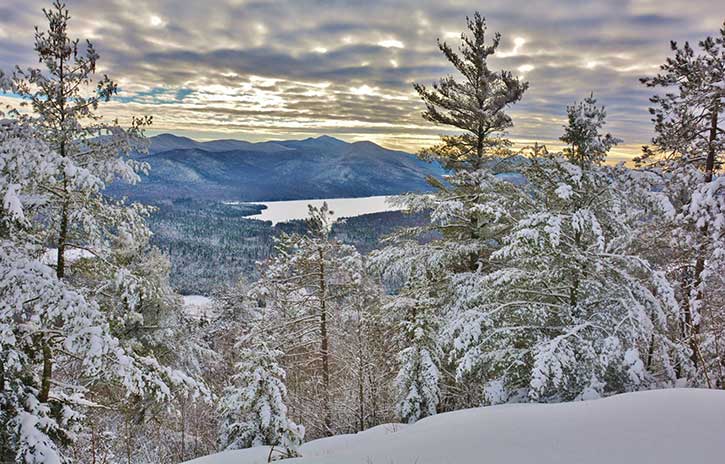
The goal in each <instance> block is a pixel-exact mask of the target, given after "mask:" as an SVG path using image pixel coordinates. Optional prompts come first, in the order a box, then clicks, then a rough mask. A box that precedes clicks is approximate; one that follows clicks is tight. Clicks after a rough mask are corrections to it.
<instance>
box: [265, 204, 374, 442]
mask: <svg viewBox="0 0 725 464" xmlns="http://www.w3.org/2000/svg"><path fill="white" fill-rule="evenodd" d="M331 217H332V212H331V211H330V210H329V208H328V206H327V204H326V203H325V204H323V206H322V207H320V208H315V207H312V206H310V216H309V218H308V220H307V221H306V225H307V232H306V233H305V234H292V235H284V236H283V237H282V238H281V239H280V241H279V243H278V246H277V253H276V254H275V255H274V256H273V257H272V258H270V260H269V261H268V262H267V263H266V264H265V267H264V269H263V272H262V277H261V279H260V281H259V282H258V283H257V286H256V289H254V290H253V291H252V296H253V297H254V298H256V299H258V300H259V301H260V303H261V304H262V306H263V307H262V308H260V312H261V316H260V317H261V320H260V322H259V324H263V325H264V326H265V329H264V330H266V333H269V334H274V337H275V340H276V341H278V342H279V346H283V347H284V351H285V360H284V361H285V366H286V367H287V372H288V374H289V376H290V377H289V378H290V383H289V386H290V392H291V394H292V396H293V401H294V403H293V404H294V407H295V414H298V413H299V414H302V415H303V417H305V418H306V423H305V426H306V428H307V430H308V433H309V434H310V435H311V436H327V435H332V434H333V433H334V432H335V431H336V430H338V429H337V426H338V424H337V419H338V417H337V414H336V410H335V402H334V400H333V398H334V397H335V395H336V394H341V392H339V391H338V389H339V387H340V385H341V379H340V377H339V373H340V372H341V366H340V365H339V364H338V362H337V360H338V359H339V358H338V357H337V355H338V351H337V350H338V348H337V345H335V344H339V340H340V339H341V337H342V331H343V320H344V315H343V310H344V309H345V308H346V307H347V305H349V298H350V295H351V293H353V292H354V291H355V290H354V289H355V288H356V286H358V285H359V283H360V281H361V279H362V277H363V263H362V258H361V256H360V254H359V253H358V252H357V251H356V250H355V249H354V248H353V247H351V246H348V245H343V244H341V243H340V242H338V241H336V240H332V239H330V237H329V234H330V230H331V226H332V222H331ZM260 330H261V329H260ZM333 345H335V346H333Z"/></svg>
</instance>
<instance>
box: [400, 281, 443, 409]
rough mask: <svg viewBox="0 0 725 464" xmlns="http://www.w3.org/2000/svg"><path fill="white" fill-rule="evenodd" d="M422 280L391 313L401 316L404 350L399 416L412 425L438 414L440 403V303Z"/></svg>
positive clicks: (409, 287) (412, 284)
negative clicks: (438, 315)
mask: <svg viewBox="0 0 725 464" xmlns="http://www.w3.org/2000/svg"><path fill="white" fill-rule="evenodd" d="M429 293H430V288H429V287H428V286H427V282H425V281H424V280H422V279H412V280H410V281H409V282H408V283H407V285H406V287H405V289H404V290H403V291H401V292H400V295H399V297H398V298H396V299H395V300H394V301H393V302H392V304H391V305H389V306H388V308H387V309H388V310H389V311H394V312H396V313H398V314H400V316H399V317H400V318H401V321H400V323H399V324H400V330H401V332H402V333H401V335H402V346H403V347H404V348H403V349H402V350H401V351H400V353H399V354H398V358H399V362H400V369H399V371H398V375H397V378H396V387H397V391H398V400H397V402H396V407H395V409H396V412H397V414H398V417H400V419H401V420H402V421H403V422H406V423H413V422H415V421H417V420H419V419H422V418H424V417H427V416H432V415H434V414H435V413H436V412H437V407H438V403H439V401H440V385H439V384H440V381H441V379H440V377H441V375H440V370H439V368H438V365H439V363H440V360H439V357H440V350H439V348H438V340H437V337H438V327H437V326H438V322H437V320H436V316H435V310H436V307H437V303H438V302H437V301H436V300H435V298H433V297H430V296H429Z"/></svg>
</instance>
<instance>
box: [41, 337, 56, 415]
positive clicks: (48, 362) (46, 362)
mask: <svg viewBox="0 0 725 464" xmlns="http://www.w3.org/2000/svg"><path fill="white" fill-rule="evenodd" d="M52 377H53V351H52V350H51V348H50V345H49V344H48V341H47V340H43V378H42V380H41V383H40V394H38V401H40V402H41V403H47V402H48V398H49V397H50V379H51V378H52Z"/></svg>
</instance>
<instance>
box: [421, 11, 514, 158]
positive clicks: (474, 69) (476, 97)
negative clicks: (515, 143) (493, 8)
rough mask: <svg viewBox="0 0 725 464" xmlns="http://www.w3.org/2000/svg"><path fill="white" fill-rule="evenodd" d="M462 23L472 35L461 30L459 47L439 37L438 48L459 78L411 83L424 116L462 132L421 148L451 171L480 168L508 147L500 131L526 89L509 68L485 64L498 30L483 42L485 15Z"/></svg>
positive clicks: (497, 39)
mask: <svg viewBox="0 0 725 464" xmlns="http://www.w3.org/2000/svg"><path fill="white" fill-rule="evenodd" d="M466 22H467V23H468V29H469V31H470V35H467V34H465V33H463V34H461V45H460V47H459V50H458V52H456V51H455V50H453V49H452V48H451V47H450V46H449V45H448V44H447V43H446V42H441V41H438V47H439V48H440V50H441V52H443V54H444V55H445V57H446V58H447V59H448V61H449V62H450V63H451V64H452V65H453V66H454V67H455V68H456V71H458V73H459V74H460V75H461V77H462V79H461V80H457V79H456V78H455V77H454V76H446V77H444V78H442V79H440V81H438V82H437V83H434V84H433V85H432V88H431V89H429V88H428V87H426V86H425V85H423V84H415V85H414V87H415V90H416V91H417V92H418V94H419V95H420V97H421V98H422V99H423V101H424V102H425V105H426V111H425V112H424V113H423V117H424V118H425V119H427V120H428V121H431V122H433V123H435V124H444V125H447V126H453V127H455V128H456V129H460V130H462V131H463V133H462V134H460V135H453V136H443V137H441V139H442V143H441V144H439V145H436V146H434V147H432V148H429V149H427V150H424V151H423V152H422V155H423V156H424V157H426V158H428V159H434V160H437V161H439V162H440V163H441V164H442V165H443V166H444V167H445V168H447V169H455V170H459V169H470V170H477V169H480V168H482V167H484V164H485V163H486V161H489V160H491V159H493V158H495V157H501V155H502V154H505V153H506V152H507V148H508V147H509V146H510V145H511V143H510V141H509V140H507V139H505V138H502V137H499V136H498V135H500V134H502V133H503V132H504V131H506V130H507V129H508V128H510V127H511V126H512V125H513V122H512V121H511V117H510V116H508V115H507V114H506V113H505V110H506V108H507V107H508V106H509V105H511V104H513V103H516V102H517V101H519V100H520V99H521V97H522V96H523V94H524V92H525V91H526V89H527V88H528V83H527V82H522V81H521V80H520V79H519V78H518V77H515V76H513V74H512V73H511V72H509V71H492V70H490V69H489V68H488V58H489V57H490V56H491V55H493V54H494V53H495V52H496V49H497V48H498V46H499V43H500V41H501V35H500V34H498V33H497V34H494V36H493V40H492V41H491V43H490V44H487V43H486V19H485V18H483V17H482V16H481V15H480V13H478V12H476V13H474V15H473V18H466Z"/></svg>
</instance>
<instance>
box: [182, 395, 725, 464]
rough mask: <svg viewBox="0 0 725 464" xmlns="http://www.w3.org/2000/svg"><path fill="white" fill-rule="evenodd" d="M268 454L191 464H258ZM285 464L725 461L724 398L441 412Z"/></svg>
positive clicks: (337, 440)
mask: <svg viewBox="0 0 725 464" xmlns="http://www.w3.org/2000/svg"><path fill="white" fill-rule="evenodd" d="M268 450H269V449H268V448H253V449H248V450H238V451H229V452H225V453H220V454H216V455H212V456H207V457H204V458H200V459H196V460H193V461H189V463H193V464H252V463H260V464H261V463H264V462H266V459H267V453H268ZM301 451H302V454H303V457H302V458H299V459H290V460H285V461H282V462H284V463H285V464H313V463H314V464H353V463H354V464H414V463H415V464H433V463H436V464H447V463H451V464H454V463H455V464H464V463H496V464H498V463H505V464H533V463H536V464H582V463H587V464H614V463H616V464H627V463H632V464H635V463H636V464H643V463H653V464H654V463H657V464H683V463H685V464H699V463H715V462H725V391H716V390H694V389H679V390H658V391H650V392H639V393H629V394H625V395H618V396H615V397H611V398H606V399H601V400H594V401H584V402H576V403H563V404H545V405H544V404H519V405H503V406H492V407H487V408H477V409H467V410H463V411H456V412H452V413H446V414H439V415H437V416H434V417H431V418H428V419H424V420H421V421H419V422H418V423H416V424H413V425H407V426H406V425H401V424H389V425H384V426H379V427H375V428H373V429H370V430H367V431H365V432H362V433H359V434H357V435H342V436H336V437H331V438H325V439H321V440H316V441H312V442H310V443H306V444H305V445H303V446H302V449H301Z"/></svg>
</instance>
